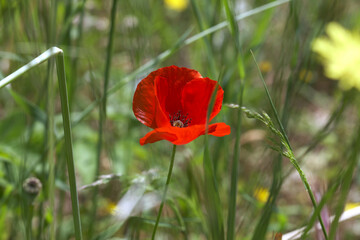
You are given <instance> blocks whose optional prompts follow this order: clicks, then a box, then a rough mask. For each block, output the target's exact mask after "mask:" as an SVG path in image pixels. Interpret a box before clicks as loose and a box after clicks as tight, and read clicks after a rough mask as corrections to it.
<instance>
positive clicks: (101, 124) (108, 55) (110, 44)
mask: <svg viewBox="0 0 360 240" xmlns="http://www.w3.org/2000/svg"><path fill="white" fill-rule="evenodd" d="M117 2H118V1H117V0H113V4H112V8H111V17H110V19H111V25H110V32H109V39H108V45H107V51H106V62H105V73H104V88H103V93H104V95H103V97H102V98H101V104H100V106H99V131H98V143H97V159H96V167H95V180H96V178H97V177H98V176H99V174H100V159H101V152H102V147H103V135H104V133H103V130H104V123H105V122H106V100H107V90H108V86H109V76H110V66H111V56H112V49H113V42H114V33H115V18H116V6H117ZM92 202H93V207H92V213H91V218H90V219H91V220H90V225H89V236H88V238H89V239H91V237H92V235H93V232H94V223H95V220H96V212H97V205H98V204H97V202H98V187H97V186H96V187H95V188H94V190H93V196H92Z"/></svg>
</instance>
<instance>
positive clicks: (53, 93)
mask: <svg viewBox="0 0 360 240" xmlns="http://www.w3.org/2000/svg"><path fill="white" fill-rule="evenodd" d="M115 3H116V4H115ZM271 3H272V4H277V6H275V5H274V7H271V8H270V7H269V8H268V9H266V10H265V9H263V8H260V9H259V7H261V6H263V5H265V4H271ZM266 6H269V5H266ZM257 10H258V11H257ZM359 11H360V2H359V1H357V0H346V1H344V0H319V1H310V0H302V1H299V0H292V1H289V2H287V1H274V2H272V1H264V0H242V1H240V0H239V1H235V0H234V1H233V0H208V1H196V0H191V1H189V2H188V6H187V8H186V9H185V10H184V11H180V12H179V11H175V10H172V9H170V8H169V7H167V6H166V4H165V3H164V2H163V1H158V0H149V1H144V0H132V1H116V0H114V1H110V0H109V1H99V0H76V1H70V0H52V1H47V0H37V1H35V0H12V1H5V0H2V1H0V19H1V24H0V79H2V78H3V77H5V76H7V75H9V74H11V73H12V72H14V71H16V70H17V69H18V68H20V67H21V66H23V65H25V64H26V63H28V62H29V61H31V60H32V59H34V58H35V57H37V56H38V55H40V54H41V53H42V52H44V51H45V50H47V49H48V48H50V47H52V46H57V47H59V48H61V49H62V50H63V52H64V57H65V71H66V79H67V90H68V94H69V95H68V99H69V104H70V112H71V120H72V136H73V144H72V147H73V151H74V164H75V171H76V183H77V187H78V196H79V206H80V214H81V223H82V235H83V238H84V239H149V238H150V236H151V232H152V229H153V226H154V223H155V218H156V215H157V212H158V206H159V203H160V198H161V194H162V191H163V187H164V184H165V180H166V175H167V168H168V165H169V162H170V155H171V149H172V146H171V144H170V143H168V142H158V143H154V144H148V145H145V146H140V144H139V139H140V138H141V137H142V136H144V135H145V134H146V133H147V132H148V131H150V129H148V128H147V127H145V126H143V125H142V124H141V123H139V122H138V121H137V120H136V119H135V117H134V115H133V112H132V97H133V94H134V91H135V88H136V85H137V83H138V82H139V81H140V80H141V79H142V78H144V77H145V76H147V74H148V73H150V72H151V71H153V70H155V69H157V68H160V67H164V66H169V65H178V66H183V67H188V68H192V69H196V70H197V71H199V72H200V73H201V74H202V76H204V77H210V78H212V79H215V80H218V79H219V82H220V84H221V86H222V87H223V89H224V92H225V95H224V104H223V108H222V110H221V112H220V114H219V115H218V116H217V117H216V119H215V121H216V122H225V123H227V124H229V125H230V126H231V128H232V133H231V135H229V136H226V137H223V138H216V137H213V136H209V137H208V138H207V139H206V141H205V137H200V138H198V139H197V140H195V141H193V142H191V143H189V144H187V145H185V146H179V147H178V148H177V152H176V156H175V166H174V171H173V176H172V179H171V182H170V186H169V190H168V194H167V198H166V202H165V207H164V210H163V214H162V217H161V219H160V224H159V229H158V232H157V235H156V236H157V238H156V239H225V238H227V239H273V237H274V235H275V233H283V234H284V233H286V232H288V231H291V230H294V229H297V228H300V227H302V226H309V228H310V227H311V226H312V224H314V221H315V220H316V219H317V218H316V216H317V213H319V211H320V208H322V209H321V216H322V220H323V222H324V225H325V228H327V229H329V228H330V225H331V223H330V219H329V216H330V215H334V214H337V215H338V216H339V214H340V213H341V212H342V211H343V207H344V205H345V203H358V202H360V197H359V196H360V195H359V194H360V192H359V184H360V178H359V174H358V173H359V170H358V165H359V154H358V152H359V150H360V143H359V135H360V134H359V129H360V128H359V113H360V109H359V105H360V102H359V96H360V95H359V92H358V91H355V90H350V91H347V92H343V91H341V90H340V89H339V88H338V87H337V83H336V82H335V81H332V80H329V79H327V78H326V77H325V76H324V75H323V71H322V67H321V66H320V65H319V63H318V61H317V58H316V55H314V54H313V53H312V51H311V42H312V41H313V39H314V38H316V37H318V36H320V35H322V34H323V31H324V27H325V26H326V24H327V23H328V22H331V21H336V22H339V23H341V24H342V25H343V26H345V27H347V28H351V29H355V30H357V31H359V30H360V24H359V23H360V15H359ZM239 14H240V16H243V17H244V16H247V14H249V16H247V17H246V18H243V19H241V20H237V19H236V16H238V15H239ZM241 14H243V15H241ZM221 22H227V23H229V24H228V25H227V26H226V27H224V28H221V29H220V28H219V29H218V28H216V27H215V28H213V26H215V25H217V24H219V23H221ZM207 31H211V34H206V35H204V36H203V35H201V34H200V35H199V33H206V32H207ZM250 50H252V52H253V53H254V56H255V58H256V61H254V58H253V57H252V54H251V52H250ZM257 64H258V65H259V67H260V71H261V73H262V76H263V78H264V80H265V82H266V85H267V87H268V88H269V94H270V95H269V96H270V98H268V96H267V94H266V91H265V88H264V86H263V83H262V81H261V77H260V76H259V71H258V69H257ZM57 67H58V66H57ZM56 80H57V75H56V71H54V62H51V61H49V62H46V63H44V64H42V65H39V66H37V67H35V68H33V69H31V70H28V71H27V72H26V73H25V74H24V75H23V76H21V77H20V78H18V80H16V81H14V82H12V83H11V85H8V87H5V88H2V89H0V136H1V137H0V239H49V238H50V239H74V237H75V233H74V232H75V230H74V226H73V218H72V207H71V206H72V205H71V198H70V195H69V182H68V174H67V168H66V160H65V150H66V146H65V145H64V138H63V124H62V118H61V104H60V97H59V89H58V87H57V82H56ZM9 86H10V87H9ZM269 99H272V101H273V103H274V105H273V106H272V105H271V104H270V102H269ZM241 106H245V107H246V108H248V109H253V110H255V111H257V112H263V111H264V112H265V113H268V115H269V119H266V117H265V118H261V117H259V116H267V115H257V117H255V118H258V119H259V120H260V121H257V120H254V119H251V118H247V117H246V115H245V114H243V113H242V111H241ZM274 109H276V110H277V112H274ZM252 117H254V115H253V116H252ZM52 119H53V120H52ZM264 119H265V120H264ZM271 119H272V120H271ZM276 119H279V122H277V121H276ZM262 120H264V121H263V122H264V123H265V125H264V124H263V123H262V122H261V121H262ZM215 121H214V122H215ZM266 121H270V122H271V121H272V122H271V124H273V125H272V126H270V127H269V122H266ZM52 122H53V124H52ZM279 123H281V124H279ZM271 124H270V125H271ZM271 127H273V128H274V129H275V130H278V132H276V131H274V129H272V128H271ZM282 127H283V129H284V132H282V131H280V130H281V128H282ZM268 130H270V131H268ZM49 133H50V135H49ZM52 135H53V136H54V139H55V142H54V143H53V144H51V143H52V142H51V141H50V140H51V139H52ZM286 139H288V141H289V143H291V146H290V144H288V143H287V142H286ZM284 142H285V143H286V144H288V145H286V144H285V145H284ZM51 146H54V152H53V154H51ZM284 146H285V150H284ZM286 146H289V149H286ZM286 150H289V151H290V152H291V154H292V155H291V154H289V152H286ZM49 151H50V154H49ZM284 152H285V154H284ZM292 157H293V158H296V161H298V162H299V164H300V167H301V169H302V171H303V173H304V174H305V175H306V176H307V180H308V182H309V184H310V186H311V188H312V191H313V193H314V195H315V198H316V200H317V202H318V203H319V206H320V208H315V207H314V206H313V205H312V204H311V201H310V199H309V195H308V193H307V191H306V190H305V188H304V184H303V182H302V181H301V179H300V177H299V173H298V172H297V171H294V170H296V169H295V168H294V166H293V165H292V164H291V163H292V162H291V161H289V159H288V158H290V160H292V159H291V158H292ZM32 176H34V177H37V178H38V179H40V181H41V182H42V185H43V188H42V191H41V192H40V194H39V195H38V196H37V197H36V198H35V199H34V200H33V201H29V199H28V198H27V194H26V193H25V192H24V191H23V188H22V184H23V182H24V180H25V179H27V178H28V177H32ZM264 189H265V190H264ZM259 190H264V191H263V192H265V193H266V194H268V195H269V197H268V198H267V197H266V196H265V200H264V198H261V197H259V196H258V195H257V194H256V192H259ZM263 197H264V196H263ZM323 197H324V198H323ZM321 199H323V200H322V201H321ZM266 200H267V201H266ZM131 203H133V204H134V206H133V208H132V207H131ZM116 204H118V206H120V208H118V212H116V213H114V212H113V210H114V206H115V205H116ZM119 209H120V210H119ZM313 212H315V214H313ZM229 216H230V217H229ZM231 216H232V217H231ZM359 224H360V223H359V220H358V218H357V219H352V220H349V221H347V222H345V223H339V225H338V224H337V223H334V224H332V225H331V229H332V231H333V233H330V235H329V239H336V237H338V239H358V238H360V233H359V231H358V229H359V228H360V226H359ZM335 231H337V232H338V236H335ZM321 234H322V231H321V230H320V228H319V229H317V230H316V231H315V234H314V233H310V234H309V235H307V236H305V235H304V236H303V238H304V239H323V238H321V237H323V236H322V235H321Z"/></svg>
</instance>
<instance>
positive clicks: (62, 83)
mask: <svg viewBox="0 0 360 240" xmlns="http://www.w3.org/2000/svg"><path fill="white" fill-rule="evenodd" d="M56 68H57V73H58V81H59V92H60V101H61V112H62V117H63V128H64V137H65V152H66V160H67V168H68V174H69V184H70V194H71V203H72V212H73V219H74V228H75V237H76V239H77V240H81V239H82V233H81V221H80V210H79V200H78V196H77V188H76V176H75V166H74V158H73V149H72V137H71V123H70V111H69V102H68V96H67V89H66V77H65V64H64V54H63V52H62V51H61V52H60V53H59V54H58V55H57V56H56Z"/></svg>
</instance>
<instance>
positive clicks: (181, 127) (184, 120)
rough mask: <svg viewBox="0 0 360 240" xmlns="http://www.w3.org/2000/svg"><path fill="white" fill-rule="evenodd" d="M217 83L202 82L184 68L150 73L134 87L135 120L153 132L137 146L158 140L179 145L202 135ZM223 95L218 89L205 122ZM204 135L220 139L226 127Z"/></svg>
mask: <svg viewBox="0 0 360 240" xmlns="http://www.w3.org/2000/svg"><path fill="white" fill-rule="evenodd" d="M216 85H217V82H216V81H214V80H211V79H209V78H203V77H202V76H201V75H200V73H198V72H197V71H195V70H192V69H188V68H179V67H177V66H170V67H164V68H160V69H158V70H156V71H154V72H152V73H150V74H149V75H148V76H147V77H146V78H144V79H143V80H141V82H140V83H139V84H138V86H137V88H136V91H135V94H134V100H133V111H134V114H135V117H136V118H137V119H138V120H139V121H140V122H141V123H143V124H145V125H146V126H148V127H151V128H153V129H154V130H153V131H151V132H149V133H147V134H146V135H145V136H144V137H143V138H141V139H140V144H141V145H144V144H147V143H153V142H157V141H160V140H168V141H169V142H171V143H173V144H176V145H182V144H186V143H189V142H191V141H193V140H195V139H196V138H197V137H199V136H201V135H204V134H205V132H206V131H205V124H206V115H207V110H208V106H209V102H210V98H211V95H212V93H213V92H214V90H215V86H216ZM223 96H224V91H223V90H222V88H221V87H220V86H219V85H218V90H217V93H216V99H215V104H214V108H213V110H212V112H211V114H210V119H209V122H210V121H211V120H212V119H213V118H214V117H215V116H216V115H217V114H218V113H219V111H220V109H221V105H222V100H223ZM208 134H210V135H214V136H217V137H222V136H225V135H228V134H230V126H228V125H226V124H225V123H215V124H211V125H209V126H208Z"/></svg>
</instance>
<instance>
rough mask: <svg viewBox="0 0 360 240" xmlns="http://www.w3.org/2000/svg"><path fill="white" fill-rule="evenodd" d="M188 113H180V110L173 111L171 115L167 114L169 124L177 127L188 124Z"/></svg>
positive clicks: (189, 121) (189, 120)
mask: <svg viewBox="0 0 360 240" xmlns="http://www.w3.org/2000/svg"><path fill="white" fill-rule="evenodd" d="M188 115H189V114H188V113H187V114H185V115H182V114H181V111H180V110H179V111H178V112H177V113H174V114H173V115H172V116H171V114H169V118H170V124H171V126H173V127H179V128H183V127H187V126H189V124H190V123H191V118H189V119H188Z"/></svg>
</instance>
